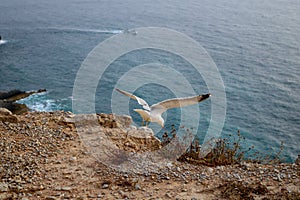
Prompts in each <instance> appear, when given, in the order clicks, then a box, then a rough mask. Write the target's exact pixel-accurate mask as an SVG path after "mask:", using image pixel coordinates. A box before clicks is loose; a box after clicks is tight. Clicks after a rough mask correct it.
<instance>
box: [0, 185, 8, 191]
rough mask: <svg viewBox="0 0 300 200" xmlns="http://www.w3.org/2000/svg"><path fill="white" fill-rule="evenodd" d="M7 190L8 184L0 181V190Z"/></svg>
mask: <svg viewBox="0 0 300 200" xmlns="http://www.w3.org/2000/svg"><path fill="white" fill-rule="evenodd" d="M7 191H8V184H7V183H0V192H7Z"/></svg>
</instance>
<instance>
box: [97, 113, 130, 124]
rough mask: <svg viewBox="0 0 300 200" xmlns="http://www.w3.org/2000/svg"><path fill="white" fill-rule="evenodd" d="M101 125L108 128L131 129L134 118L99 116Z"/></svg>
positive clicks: (110, 115) (111, 115)
mask: <svg viewBox="0 0 300 200" xmlns="http://www.w3.org/2000/svg"><path fill="white" fill-rule="evenodd" d="M98 121H99V124H100V125H101V126H103V127H106V128H129V127H130V125H131V124H132V118H131V117H130V116H128V115H115V114H113V113H112V114H105V113H101V114H98Z"/></svg>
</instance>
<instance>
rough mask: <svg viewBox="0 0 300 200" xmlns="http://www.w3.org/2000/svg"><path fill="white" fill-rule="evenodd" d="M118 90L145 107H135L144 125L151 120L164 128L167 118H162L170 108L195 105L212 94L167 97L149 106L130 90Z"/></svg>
mask: <svg viewBox="0 0 300 200" xmlns="http://www.w3.org/2000/svg"><path fill="white" fill-rule="evenodd" d="M116 90H117V91H118V92H120V93H122V94H124V95H126V96H128V97H130V98H132V99H134V100H136V101H137V102H138V103H139V104H140V105H141V106H143V108H144V109H134V111H135V112H137V113H139V114H140V115H141V117H142V119H143V121H142V126H143V125H144V122H145V123H146V126H148V123H149V122H156V123H158V124H159V125H161V127H162V128H163V127H164V123H165V120H164V119H163V118H162V116H161V115H162V114H163V113H164V112H166V111H167V110H168V109H170V108H179V107H185V106H190V105H194V104H197V103H199V102H201V101H203V100H205V99H208V98H209V97H210V96H211V94H203V95H198V96H191V97H184V98H174V99H167V100H164V101H161V102H159V103H156V104H153V105H152V106H149V105H148V103H147V102H146V101H145V100H144V99H142V98H140V97H137V96H135V95H133V94H131V93H129V92H126V91H124V90H121V89H118V88H116Z"/></svg>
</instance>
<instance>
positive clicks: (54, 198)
mask: <svg viewBox="0 0 300 200" xmlns="http://www.w3.org/2000/svg"><path fill="white" fill-rule="evenodd" d="M46 200H57V198H56V197H54V196H47V197H46Z"/></svg>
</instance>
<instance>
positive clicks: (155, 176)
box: [0, 111, 300, 199]
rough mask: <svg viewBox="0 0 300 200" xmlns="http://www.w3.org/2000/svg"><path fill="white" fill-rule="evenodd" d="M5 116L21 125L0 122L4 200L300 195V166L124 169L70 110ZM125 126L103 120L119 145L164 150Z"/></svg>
mask: <svg viewBox="0 0 300 200" xmlns="http://www.w3.org/2000/svg"><path fill="white" fill-rule="evenodd" d="M2 115H5V116H7V117H14V118H16V120H13V121H9V120H7V119H8V118H2V120H1V121H0V138H1V139H0V141H1V143H0V178H1V179H0V199H10V198H12V199H17V198H19V199H22V198H23V199H38V198H43V199H61V198H65V199H66V198H68V199H97V198H101V199H116V198H121V199H126V198H127V199H176V198H177V199H299V198H300V191H299V188H300V181H299V176H300V174H299V171H300V170H299V169H300V166H299V164H295V163H294V164H278V165H264V164H257V163H240V164H235V165H227V166H217V167H207V166H201V165H191V164H188V163H184V162H178V161H172V162H170V163H167V165H165V166H161V167H160V168H158V170H157V171H151V170H149V171H148V170H147V168H145V170H144V173H140V172H138V173H134V170H132V172H120V171H118V170H114V169H112V168H110V167H108V166H106V165H104V164H103V163H101V162H99V160H97V159H96V158H95V157H94V156H93V155H92V154H91V152H90V150H89V148H88V147H86V146H85V145H84V143H83V142H82V140H81V139H80V137H79V135H78V133H77V130H76V127H75V126H74V122H73V121H72V118H74V115H73V114H72V113H70V112H63V111H56V112H25V113H23V114H21V115H14V114H12V113H6V114H3V113H2ZM100 119H103V120H100ZM124 122H126V120H125V121H124V120H123V121H122V120H119V121H118V120H117V119H116V117H115V116H113V115H109V114H102V115H99V126H101V130H102V131H103V132H104V133H105V134H106V135H107V136H109V137H110V138H111V139H113V142H114V144H116V145H117V146H118V147H119V148H123V149H124V150H126V151H129V152H140V151H141V152H143V151H147V149H148V150H149V149H150V148H151V147H153V146H155V147H157V146H159V144H158V143H157V142H153V143H151V142H150V143H149V142H145V141H143V140H135V139H133V138H129V139H128V136H127V135H126V137H125V133H127V132H126V131H124V130H125V128H124V127H123V126H125V125H126V126H128V120H127V123H125V124H124ZM116 136H117V137H116ZM150 141H156V140H155V139H154V138H151V139H150ZM128 142H129V143H128ZM128 144H130V145H128ZM149 144H150V145H149ZM154 149H155V148H154ZM150 150H151V149H150Z"/></svg>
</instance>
